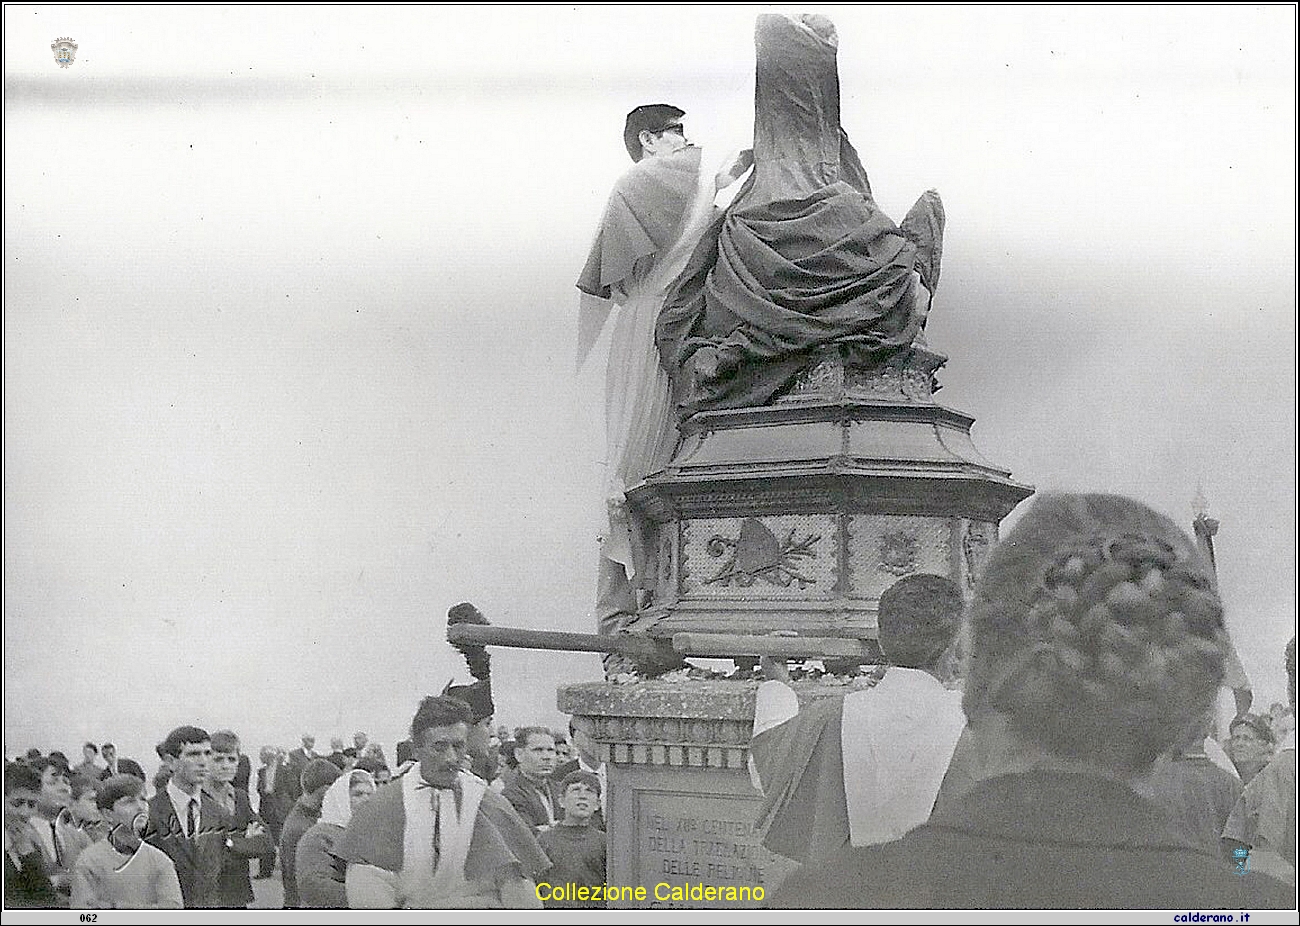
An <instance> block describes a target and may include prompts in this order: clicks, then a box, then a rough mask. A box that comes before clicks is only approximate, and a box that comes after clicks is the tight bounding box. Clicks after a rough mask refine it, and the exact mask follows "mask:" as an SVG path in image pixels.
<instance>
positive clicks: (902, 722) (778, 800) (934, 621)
mask: <svg viewBox="0 0 1300 926" xmlns="http://www.w3.org/2000/svg"><path fill="white" fill-rule="evenodd" d="M962 607H963V602H962V596H961V591H960V590H959V589H958V588H957V587H956V586H955V585H954V584H953V583H952V582H950V581H949V580H948V579H946V578H944V577H942V576H936V575H925V574H918V575H912V576H908V577H907V578H905V579H901V580H900V581H898V582H896V583H894V585H892V586H890V588H888V589H886V590H885V593H884V594H883V595H881V596H880V608H879V635H880V648H881V651H882V652H883V654H884V657H885V661H886V663H887V665H888V667H889V668H888V670H887V672H886V673H885V677H884V679H883V680H882V681H880V682H879V683H878V684H877V685H876V686H875V687H874V688H869V689H865V690H861V691H854V692H850V693H849V694H847V695H846V696H843V697H834V696H831V697H824V698H821V699H818V700H817V701H815V702H814V703H812V704H809V705H807V706H806V707H804V709H802V710H801V709H800V706H799V702H798V699H797V697H796V695H795V692H794V689H793V688H792V687H790V685H789V675H788V674H787V672H786V670H785V665H784V663H780V662H778V661H777V660H774V659H772V658H770V657H766V658H764V660H763V668H764V671H765V673H767V675H768V678H769V679H771V680H769V681H766V682H764V683H763V684H762V685H761V686H759V689H758V696H757V700H756V704H755V708H754V738H753V741H752V742H751V743H750V755H751V757H752V758H753V760H754V765H755V767H756V770H757V772H758V774H759V776H760V778H761V781H762V790H763V792H764V797H765V799H764V802H763V806H762V808H761V810H760V812H759V816H758V821H757V828H758V830H759V831H760V832H762V833H763V834H764V840H763V844H764V845H766V846H767V847H768V848H769V849H771V850H772V851H774V852H776V853H778V854H780V855H784V856H786V857H787V858H792V859H796V860H797V861H802V862H806V861H809V860H815V859H818V858H821V857H825V856H827V855H829V854H831V853H833V852H835V851H837V850H839V849H841V848H843V846H844V845H845V844H846V843H851V844H852V845H854V846H868V845H876V844H879V843H884V842H890V841H892V840H895V839H899V838H901V837H902V836H903V835H904V834H906V833H907V832H908V831H909V830H911V829H913V828H914V827H916V826H919V825H921V824H922V823H924V822H925V821H926V820H927V819H928V818H929V816H930V811H931V808H932V807H933V806H934V802H935V797H936V796H937V795H938V793H939V785H940V783H941V782H942V781H943V778H944V773H945V772H946V771H947V770H948V763H949V761H950V760H951V759H952V755H953V750H954V748H955V747H956V745H957V740H958V738H959V737H960V736H961V732H962V729H963V728H964V727H965V724H966V717H965V715H964V714H963V713H962V707H961V692H960V691H959V690H956V689H952V688H949V687H948V686H947V685H946V684H945V682H946V681H947V680H948V676H949V675H950V672H949V660H948V657H949V655H950V653H951V651H952V647H953V646H954V644H955V642H956V637H957V632H958V629H959V626H960V623H961V614H962Z"/></svg>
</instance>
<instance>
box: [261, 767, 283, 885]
mask: <svg viewBox="0 0 1300 926" xmlns="http://www.w3.org/2000/svg"><path fill="white" fill-rule="evenodd" d="M260 757H261V760H262V764H261V765H260V766H258V769H257V814H258V816H260V817H261V818H262V822H263V823H265V824H266V829H267V831H268V832H269V833H270V834H271V845H270V847H269V848H268V849H267V851H266V854H265V855H263V856H262V857H261V859H260V861H259V863H258V869H257V876H258V877H259V878H269V877H271V875H272V873H273V872H274V870H275V849H276V846H278V845H279V844H280V827H281V826H282V825H283V824H284V818H285V816H287V814H288V809H287V808H286V807H284V806H282V804H283V798H282V794H281V792H280V790H279V778H280V776H281V775H284V774H285V770H284V753H282V752H281V751H280V750H279V749H277V748H276V747H274V746H263V747H262V752H261V754H260Z"/></svg>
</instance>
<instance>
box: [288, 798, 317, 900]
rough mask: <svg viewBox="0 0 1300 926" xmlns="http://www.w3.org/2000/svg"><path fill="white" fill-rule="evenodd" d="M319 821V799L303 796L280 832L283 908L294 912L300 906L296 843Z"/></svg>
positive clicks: (294, 806) (290, 812)
mask: <svg viewBox="0 0 1300 926" xmlns="http://www.w3.org/2000/svg"><path fill="white" fill-rule="evenodd" d="M319 819H320V798H319V797H312V796H311V795H310V794H304V795H303V796H302V797H300V798H298V802H297V803H296V804H294V805H293V810H291V811H289V816H288V817H287V818H285V821H284V829H282V830H281V831H280V875H281V878H282V880H283V881H284V906H285V909H286V910H294V909H297V908H298V907H300V906H302V903H301V900H300V899H299V897H298V880H297V867H296V863H297V858H298V842H299V840H301V839H302V837H303V835H304V834H305V833H306V832H307V831H308V830H309V829H311V828H312V827H313V826H315V825H316V821H317V820H319Z"/></svg>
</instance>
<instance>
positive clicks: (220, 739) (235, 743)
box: [212, 730, 239, 752]
mask: <svg viewBox="0 0 1300 926" xmlns="http://www.w3.org/2000/svg"><path fill="white" fill-rule="evenodd" d="M212 751H213V752H239V737H238V736H236V735H235V733H234V731H233V730H218V731H217V732H216V733H213V734H212Z"/></svg>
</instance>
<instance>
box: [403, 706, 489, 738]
mask: <svg viewBox="0 0 1300 926" xmlns="http://www.w3.org/2000/svg"><path fill="white" fill-rule="evenodd" d="M458 723H463V724H464V725H465V726H467V727H468V726H470V725H471V724H473V723H474V715H473V713H471V712H470V709H469V705H468V704H466V703H465V702H464V701H461V700H459V699H457V698H448V697H444V696H442V695H429V696H428V697H427V698H425V699H424V700H423V701H421V702H420V706H419V707H418V708H417V709H416V711H415V717H414V718H413V719H412V720H411V739H412V741H413V742H414V744H415V745H416V746H417V747H418V746H419V745H421V744H422V743H423V742H424V731H425V730H428V729H430V728H432V727H450V726H453V725H455V724H458Z"/></svg>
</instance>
